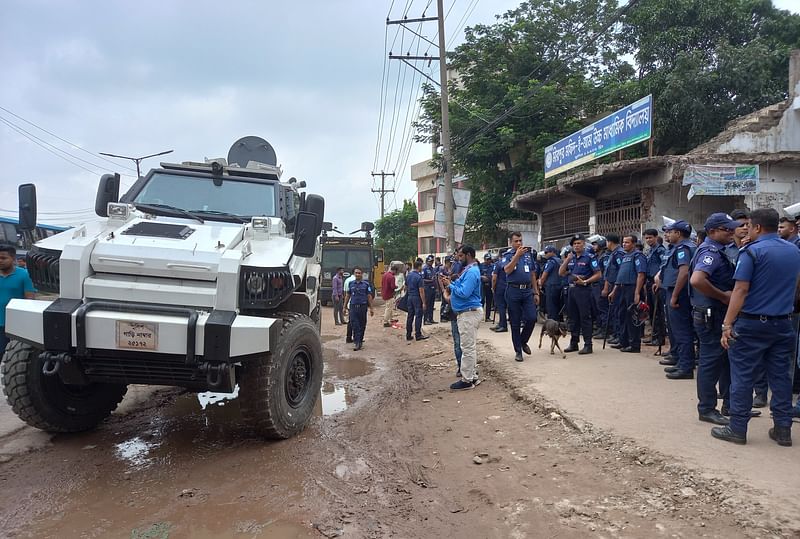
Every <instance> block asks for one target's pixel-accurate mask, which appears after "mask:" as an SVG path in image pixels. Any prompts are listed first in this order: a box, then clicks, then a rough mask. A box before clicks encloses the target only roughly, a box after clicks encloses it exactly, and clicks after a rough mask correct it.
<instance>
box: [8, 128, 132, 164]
mask: <svg viewBox="0 0 800 539" xmlns="http://www.w3.org/2000/svg"><path fill="white" fill-rule="evenodd" d="M0 122H3V123H4V124H6V125H7V126H9V127H10V128H11V129H13V130H14V131H16V132H17V133H19V134H20V135H22V136H23V137H25V138H27V139H28V140H30V141H31V142H33V143H35V144H37V145H38V146H40V147H42V148H44V149H45V150H48V151H50V153H53V154H54V155H57V156H59V157H62V156H61V155H59V154H57V153H55V152H54V151H52V150H50V149H49V148H52V149H53V150H55V151H58V152H61V153H63V154H64V155H66V156H69V157H71V158H72V159H75V160H77V161H80V162H82V163H86V164H87V165H90V166H93V167H96V168H99V169H100V170H105V171H107V172H116V171H114V170H111V169H109V168H105V167H103V166H101V165H98V164H97V163H92V162H91V161H87V160H86V159H83V158H82V157H78V156H77V155H73V154H71V153H69V152H68V151H66V150H62V149H61V148H59V147H58V146H55V145H53V144H51V143H49V142H47V141H46V140H44V139H42V138H40V137H37V136H36V135H34V134H33V133H31V132H30V131H27V130H25V129H23V128H22V127H20V126H18V125H16V124H15V123H13V122H12V121H10V120H8V119H7V118H3V117H2V116H0ZM62 159H64V160H65V161H68V162H70V163H72V164H73V165H76V166H79V167H80V168H82V169H83V170H86V171H88V172H91V173H92V174H97V172H95V171H94V170H89V169H88V168H86V167H84V166H81V165H79V164H78V163H75V162H74V161H71V160H70V159H67V158H65V157H62ZM126 176H127V174H126Z"/></svg>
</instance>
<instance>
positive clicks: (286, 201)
mask: <svg viewBox="0 0 800 539" xmlns="http://www.w3.org/2000/svg"><path fill="white" fill-rule="evenodd" d="M276 163H277V160H276V158H275V152H274V150H273V149H272V147H271V146H270V145H269V143H267V142H266V141H264V140H263V139H260V138H258V137H245V138H243V139H240V140H239V141H237V142H236V143H235V144H234V145H233V147H232V148H231V150H230V153H229V154H228V159H227V161H225V160H223V159H219V160H213V161H211V162H204V163H183V164H166V163H162V164H161V168H157V169H154V170H151V171H150V172H149V173H148V174H147V175H146V176H145V177H142V178H139V179H138V181H137V182H136V183H135V184H134V185H133V186H132V187H131V188H130V190H129V191H128V192H127V193H125V195H123V196H122V198H119V199H118V193H119V176H118V175H106V176H103V178H102V179H101V180H100V185H99V188H98V192H97V199H96V201H95V211H96V213H97V214H98V215H100V216H101V217H105V219H103V220H99V221H98V222H94V223H87V224H85V225H82V226H80V227H77V228H73V229H70V230H67V231H66V232H62V233H60V234H58V235H56V236H52V237H49V238H47V239H45V240H42V241H40V242H39V243H37V244H36V246H35V247H34V248H33V249H31V251H30V252H29V253H28V258H27V266H28V271H29V272H30V274H31V278H32V279H33V281H34V285H35V286H36V287H37V288H38V290H39V291H40V292H51V293H53V294H57V295H58V299H56V300H54V301H44V300H20V299H15V300H12V301H11V302H10V303H9V305H8V308H7V315H6V333H7V334H8V335H9V337H10V338H11V339H12V341H11V343H10V344H9V346H8V348H7V349H6V353H5V355H4V356H3V360H2V375H3V390H4V392H5V395H6V397H7V400H8V402H9V404H10V405H11V407H12V408H13V410H14V412H15V413H16V414H17V415H18V416H19V417H20V418H21V419H22V420H24V421H25V422H26V423H28V424H29V425H33V426H34V427H37V428H40V429H44V430H47V431H51V432H77V431H83V430H87V429H91V428H93V427H94V426H95V425H97V424H98V423H99V422H101V421H103V420H104V419H105V418H106V417H108V416H109V415H110V414H111V412H112V411H113V410H114V409H115V408H116V406H117V405H118V404H119V402H120V401H121V400H122V397H123V396H124V395H125V392H126V390H127V386H128V384H152V385H167V386H178V387H184V388H187V389H189V390H192V391H197V392H201V391H214V392H232V391H234V388H235V386H237V385H238V386H239V401H240V407H241V411H242V416H243V418H244V420H245V422H246V423H247V424H248V426H249V427H251V428H252V429H254V430H255V431H257V432H258V433H259V434H260V435H263V436H265V437H268V438H288V437H290V436H292V435H294V434H296V433H297V432H299V431H301V430H302V429H303V428H304V427H305V425H306V423H307V421H308V420H309V418H310V417H311V415H312V412H313V409H314V405H315V403H316V400H317V398H318V395H319V392H320V385H321V383H322V345H321V339H320V334H319V322H320V311H319V301H318V292H319V274H320V247H319V235H320V232H321V230H322V222H323V217H324V205H325V202H324V200H323V199H322V197H320V196H317V195H306V194H305V193H301V192H300V191H299V190H300V189H302V188H303V187H305V182H298V181H296V180H295V179H294V178H291V179H290V180H289V181H288V182H283V181H281V170H280V168H279V167H278V166H276ZM20 223H21V224H23V225H27V226H29V227H30V226H32V225H34V224H35V223H36V190H35V187H34V186H33V185H31V184H27V185H22V186H20Z"/></svg>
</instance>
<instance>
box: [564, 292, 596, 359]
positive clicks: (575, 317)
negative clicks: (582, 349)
mask: <svg viewBox="0 0 800 539" xmlns="http://www.w3.org/2000/svg"><path fill="white" fill-rule="evenodd" d="M568 297H569V300H568V301H569V304H568V308H569V331H570V333H571V334H572V336H571V339H570V344H574V345H577V344H578V341H580V338H581V335H583V342H584V344H585V345H586V346H592V289H591V288H590V287H588V286H570V287H569V296H568Z"/></svg>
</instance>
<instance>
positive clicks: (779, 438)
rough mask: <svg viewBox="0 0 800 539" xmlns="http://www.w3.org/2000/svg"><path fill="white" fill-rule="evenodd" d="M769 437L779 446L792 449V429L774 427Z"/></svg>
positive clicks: (770, 430)
mask: <svg viewBox="0 0 800 539" xmlns="http://www.w3.org/2000/svg"><path fill="white" fill-rule="evenodd" d="M769 437H770V438H772V439H773V440H775V442H776V443H777V444H778V445H782V446H783V447H792V427H772V428H771V429H769Z"/></svg>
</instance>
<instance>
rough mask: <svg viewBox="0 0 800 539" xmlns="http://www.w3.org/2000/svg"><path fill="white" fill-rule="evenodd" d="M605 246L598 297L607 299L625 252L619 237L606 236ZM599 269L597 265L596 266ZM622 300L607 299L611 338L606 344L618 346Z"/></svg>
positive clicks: (618, 298) (615, 280) (613, 235)
mask: <svg viewBox="0 0 800 539" xmlns="http://www.w3.org/2000/svg"><path fill="white" fill-rule="evenodd" d="M606 246H607V248H608V251H609V254H608V259H607V260H606V262H605V266H604V270H603V271H604V274H603V279H604V280H605V284H604V285H603V290H602V291H601V292H600V295H601V296H602V297H604V298H608V296H609V295H610V294H611V290H612V289H613V288H614V285H615V284H616V282H617V274H618V273H619V266H620V264H622V259H623V258H625V250H624V249H622V247H621V246H620V244H619V236H618V235H616V234H606ZM598 267H599V264H598ZM621 301H622V298H620V297H615V298H608V317H609V320H608V322H609V323H608V326H609V332H610V333H611V338H610V339H608V344H612V345H613V344H619V336H620V331H621V329H622V328H620V327H619V305H620V303H621Z"/></svg>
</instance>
